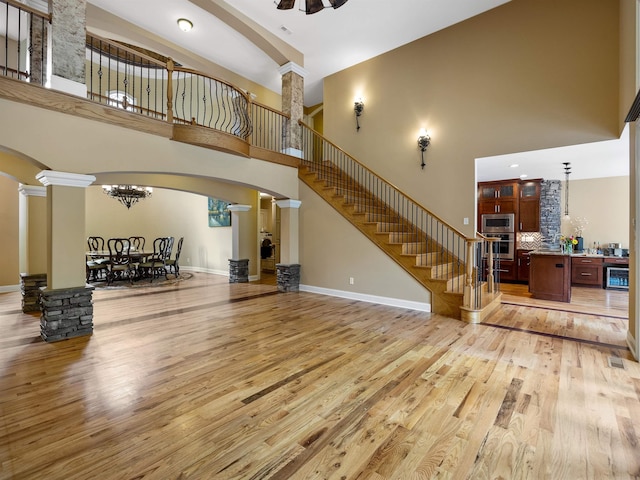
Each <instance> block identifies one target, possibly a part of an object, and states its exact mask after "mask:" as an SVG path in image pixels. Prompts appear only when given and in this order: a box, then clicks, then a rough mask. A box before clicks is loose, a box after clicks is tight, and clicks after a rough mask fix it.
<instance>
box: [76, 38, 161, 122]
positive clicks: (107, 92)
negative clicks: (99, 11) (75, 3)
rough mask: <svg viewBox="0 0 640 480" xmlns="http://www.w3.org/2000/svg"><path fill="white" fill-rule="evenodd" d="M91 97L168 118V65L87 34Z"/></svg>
mask: <svg viewBox="0 0 640 480" xmlns="http://www.w3.org/2000/svg"><path fill="white" fill-rule="evenodd" d="M87 58H88V67H87V96H88V98H89V99H90V100H92V101H94V102H98V103H103V104H105V105H109V106H112V107H117V108H122V109H124V110H127V111H129V112H135V113H138V114H141V115H145V116H149V117H153V118H158V119H166V118H167V101H166V88H167V70H166V64H165V63H164V62H161V61H159V60H157V59H155V58H152V57H150V56H147V55H145V54H143V53H141V52H138V51H136V50H133V49H131V48H128V47H126V46H124V45H119V44H116V43H114V42H111V41H109V40H107V39H104V38H100V37H97V36H95V35H88V36H87Z"/></svg>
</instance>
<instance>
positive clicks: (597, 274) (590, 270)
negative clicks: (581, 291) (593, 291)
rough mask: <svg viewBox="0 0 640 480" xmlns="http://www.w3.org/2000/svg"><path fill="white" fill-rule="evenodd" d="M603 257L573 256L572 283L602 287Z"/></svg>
mask: <svg viewBox="0 0 640 480" xmlns="http://www.w3.org/2000/svg"><path fill="white" fill-rule="evenodd" d="M603 264H604V262H603V259H602V257H572V258H571V284H572V285H581V286H592V287H599V288H602V274H603V270H604V269H603V268H602V266H603Z"/></svg>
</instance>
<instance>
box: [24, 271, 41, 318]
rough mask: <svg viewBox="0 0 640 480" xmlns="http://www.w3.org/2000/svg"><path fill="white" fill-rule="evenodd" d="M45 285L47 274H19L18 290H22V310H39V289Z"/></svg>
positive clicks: (28, 311) (26, 311)
mask: <svg viewBox="0 0 640 480" xmlns="http://www.w3.org/2000/svg"><path fill="white" fill-rule="evenodd" d="M46 286H47V274H46V273H35V274H33V275H29V274H28V273H21V274H20V291H21V292H22V311H23V312H24V313H33V312H39V311H40V290H41V289H42V288H43V287H46Z"/></svg>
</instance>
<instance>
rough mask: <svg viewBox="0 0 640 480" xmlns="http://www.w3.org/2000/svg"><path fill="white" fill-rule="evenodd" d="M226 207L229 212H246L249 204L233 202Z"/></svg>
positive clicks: (249, 207) (249, 206)
mask: <svg viewBox="0 0 640 480" xmlns="http://www.w3.org/2000/svg"><path fill="white" fill-rule="evenodd" d="M227 209H228V210H229V211H230V212H248V211H249V210H251V205H238V204H234V205H229V206H228V207H227Z"/></svg>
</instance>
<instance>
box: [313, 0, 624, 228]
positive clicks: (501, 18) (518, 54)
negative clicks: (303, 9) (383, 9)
mask: <svg viewBox="0 0 640 480" xmlns="http://www.w3.org/2000/svg"><path fill="white" fill-rule="evenodd" d="M618 34H619V18H618V2H616V1H605V2H603V1H601V0H586V1H583V0H563V1H562V2H557V1H556V0H513V1H512V2H510V3H507V4H505V5H503V6H500V7H498V8H495V9H493V10H491V11H489V12H486V13H484V14H482V15H479V16H477V17H474V18H472V19H470V20H468V21H465V22H462V23H459V24H457V25H454V26H453V27H450V28H447V29H445V30H443V31H440V32H438V33H436V34H433V35H431V36H428V37H425V38H423V39H420V40H417V41H415V42H413V43H411V44H409V45H406V46H404V47H401V48H398V49H396V50H394V51H392V52H389V53H387V54H384V55H381V56H379V57H376V58H374V59H372V60H369V61H367V62H364V63H362V64H360V65H357V66H354V67H353V68H349V69H347V70H344V71H342V72H339V73H336V74H335V75H332V76H330V77H328V78H327V79H326V80H325V90H324V98H325V104H324V107H325V108H324V129H325V135H326V136H327V138H330V139H331V140H332V141H333V142H334V143H336V144H337V145H339V146H340V147H341V148H343V149H344V150H346V151H347V152H349V153H351V154H353V155H354V156H355V157H356V158H358V159H359V160H360V161H362V162H364V163H365V164H366V165H367V166H369V167H371V168H372V169H373V170H374V171H376V172H378V173H379V174H380V175H382V176H383V177H385V178H387V179H389V180H390V181H391V182H392V183H393V184H395V185H397V186H398V187H399V188H400V189H402V190H404V191H406V192H407V193H408V194H409V195H410V196H412V197H414V198H416V199H417V200H418V201H420V202H421V203H423V204H424V205H425V206H426V207H427V208H432V209H434V211H435V213H437V214H438V215H439V216H440V217H442V218H444V219H445V220H446V221H448V222H450V223H451V224H452V226H453V227H455V228H457V229H459V230H461V231H463V232H465V233H466V234H467V235H472V234H473V233H474V231H473V222H470V224H469V225H467V226H465V225H464V224H463V218H465V217H468V218H475V207H474V206H475V167H474V165H475V164H474V159H475V158H478V157H484V156H490V155H497V154H504V153H513V152H520V151H529V150H538V149H542V148H548V147H556V146H562V145H570V144H578V143H586V142H594V141H599V140H605V139H613V138H618V137H619V133H620V126H619V114H618V102H619V99H618V92H619V83H618V82H619V75H618V70H619V69H618V40H619V38H618ZM358 92H361V94H362V96H363V97H364V99H365V109H364V113H363V115H362V117H361V125H362V128H361V129H360V131H359V132H356V128H355V120H354V113H353V98H354V96H355V95H356V94H357V93H358ZM421 127H424V128H426V129H427V130H429V132H430V134H431V138H432V142H431V146H430V147H429V149H428V150H427V152H426V162H427V166H426V167H425V169H424V170H421V169H420V166H419V165H420V152H419V151H418V148H417V137H418V131H419V129H420V128H421Z"/></svg>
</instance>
